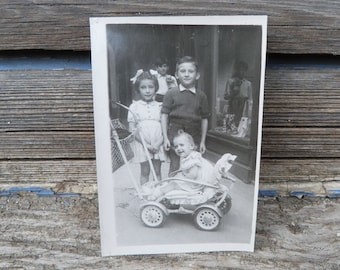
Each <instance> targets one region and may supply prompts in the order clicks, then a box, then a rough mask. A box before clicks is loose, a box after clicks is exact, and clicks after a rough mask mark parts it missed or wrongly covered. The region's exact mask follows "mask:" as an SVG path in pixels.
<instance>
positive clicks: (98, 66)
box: [90, 15, 267, 256]
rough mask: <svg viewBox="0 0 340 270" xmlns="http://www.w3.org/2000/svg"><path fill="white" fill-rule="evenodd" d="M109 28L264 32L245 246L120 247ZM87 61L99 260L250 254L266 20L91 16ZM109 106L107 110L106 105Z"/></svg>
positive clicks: (256, 189) (255, 210) (259, 139)
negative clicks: (250, 213) (256, 29)
mask: <svg viewBox="0 0 340 270" xmlns="http://www.w3.org/2000/svg"><path fill="white" fill-rule="evenodd" d="M110 24H163V25H235V26H238V25H256V26H260V27H261V29H262V43H261V46H262V48H261V71H260V91H259V107H258V134H257V136H258V137H257V149H256V168H255V192H254V202H253V218H252V228H251V230H252V232H251V235H252V236H251V241H250V242H249V243H248V244H244V243H208V244H207V243H202V244H178V245H177V244H175V245H172V244H171V245H144V246H140V245H139V246H120V245H118V244H117V239H116V234H117V231H116V225H115V211H114V207H108V205H111V206H112V205H114V204H115V201H114V183H113V181H110V179H112V177H113V175H112V170H111V164H112V163H111V148H110V144H111V141H110V137H109V136H108V135H107V134H110V126H109V125H108V121H109V119H110V112H109V106H108V104H109V103H108V100H109V89H108V88H109V84H108V76H109V75H108V52H107V28H106V26H107V25H110ZM90 30H91V31H90V32H91V62H92V81H93V104H94V125H95V145H96V166H97V183H98V201H99V219H100V235H101V251H102V255H103V256H113V255H138V254H165V253H182V252H210V251H248V252H252V251H254V244H255V232H256V216H257V200H258V188H259V171H260V154H261V139H262V115H263V98H264V79H265V62H266V44H267V16H265V15H263V16H262V15H261V16H257V15H256V16H252V15H250V16H155V17H103V18H90ZM106 105H107V106H106Z"/></svg>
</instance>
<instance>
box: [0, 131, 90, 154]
mask: <svg viewBox="0 0 340 270" xmlns="http://www.w3.org/2000/svg"><path fill="white" fill-rule="evenodd" d="M94 157H95V153H94V133H93V132H91V131H90V132H86V131H79V132H78V131H73V132H55V131H50V132H49V131H45V132H5V133H0V159H56V158H58V159H72V158H75V159H79V158H86V159H93V158H94Z"/></svg>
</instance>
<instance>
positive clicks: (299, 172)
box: [0, 159, 340, 196]
mask: <svg viewBox="0 0 340 270" xmlns="http://www.w3.org/2000/svg"><path fill="white" fill-rule="evenodd" d="M0 172H1V173H0V183H1V185H0V190H9V189H10V188H12V187H24V188H26V187H41V188H46V189H50V190H52V191H54V192H55V193H65V192H73V193H80V194H94V193H96V192H97V180H96V166H95V160H90V159H86V160H74V159H71V160H34V159H30V160H8V161H1V162H0ZM260 190H272V191H276V192H277V194H278V195H280V196H288V195H289V194H290V193H291V192H295V191H305V192H311V193H313V194H314V195H318V196H331V195H332V194H336V192H338V191H339V190H340V161H339V159H325V160H320V159H262V160H261V171H260ZM337 190H338V191H337Z"/></svg>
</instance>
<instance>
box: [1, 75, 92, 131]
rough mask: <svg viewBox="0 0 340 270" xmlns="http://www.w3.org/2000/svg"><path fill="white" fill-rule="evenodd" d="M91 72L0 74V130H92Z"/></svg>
mask: <svg viewBox="0 0 340 270" xmlns="http://www.w3.org/2000/svg"><path fill="white" fill-rule="evenodd" d="M92 97H93V95H92V81H91V71H86V70H48V71H44V70H30V71H29V70H26V71H22V70H19V71H17V70H16V71H2V72H0V115H1V119H0V130H6V131H19V130H37V129H38V130H84V131H85V130H93V102H92Z"/></svg>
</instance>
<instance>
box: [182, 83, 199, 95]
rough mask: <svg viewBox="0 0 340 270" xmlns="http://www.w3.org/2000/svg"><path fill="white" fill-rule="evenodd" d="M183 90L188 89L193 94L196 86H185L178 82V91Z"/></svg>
mask: <svg viewBox="0 0 340 270" xmlns="http://www.w3.org/2000/svg"><path fill="white" fill-rule="evenodd" d="M185 90H188V91H190V92H191V93H193V94H196V87H195V86H193V87H191V88H185V87H184V86H183V85H181V84H180V85H179V91H180V92H182V91H185Z"/></svg>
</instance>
